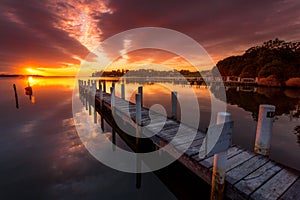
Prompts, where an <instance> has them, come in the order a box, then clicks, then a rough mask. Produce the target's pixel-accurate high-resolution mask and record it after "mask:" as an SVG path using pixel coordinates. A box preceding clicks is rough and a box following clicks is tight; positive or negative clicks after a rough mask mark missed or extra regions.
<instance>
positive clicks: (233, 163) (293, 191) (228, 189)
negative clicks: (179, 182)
mask: <svg viewBox="0 0 300 200" xmlns="http://www.w3.org/2000/svg"><path fill="white" fill-rule="evenodd" d="M100 89H101V88H100ZM90 91H91V88H88V87H87V85H83V84H79V92H80V93H81V95H83V96H86V97H88V98H87V100H86V101H88V99H94V100H95V102H89V103H92V104H94V105H95V109H96V110H97V112H98V113H99V114H100V116H101V120H103V119H105V120H106V121H107V123H108V124H110V125H111V126H112V127H113V126H116V124H115V122H114V118H113V116H112V104H111V102H112V101H111V100H112V95H111V94H109V93H107V92H106V90H105V89H103V91H101V93H99V90H96V89H95V88H94V93H93V92H92V95H94V94H95V98H89V94H90ZM113 98H114V101H113V102H114V103H115V104H117V105H118V109H117V110H115V111H114V112H116V113H117V115H119V116H121V117H122V119H123V120H124V121H125V122H126V123H129V124H130V123H135V122H136V118H135V115H136V106H135V104H134V103H132V102H128V101H126V100H124V98H119V97H115V96H114V95H113ZM86 105H87V104H86ZM128 106H129V112H128V110H127V111H125V110H122V107H124V109H125V108H127V109H128ZM141 114H142V119H141V124H142V126H143V125H146V124H147V123H149V121H150V118H149V109H147V108H145V107H142V110H141ZM157 115H159V114H157ZM157 117H158V119H159V118H160V116H157ZM161 123H162V122H161V121H159V120H157V121H154V122H152V123H151V126H147V131H149V133H151V132H152V133H156V134H155V135H154V136H151V137H149V138H147V140H148V143H151V144H152V145H153V146H155V147H156V148H157V149H159V148H162V147H164V146H165V145H166V144H169V143H170V144H172V146H173V149H169V152H168V153H169V154H170V155H171V156H172V155H173V153H174V151H177V150H180V149H182V146H183V145H184V144H185V143H188V142H192V143H191V145H190V147H189V148H188V149H187V151H185V152H184V154H183V155H182V156H181V157H180V158H179V159H178V161H179V162H181V163H182V164H183V165H184V166H186V167H187V168H188V169H190V170H191V171H192V172H193V173H194V174H196V175H197V176H199V177H200V178H201V179H203V180H204V181H206V182H207V183H208V184H212V171H213V165H214V156H213V155H212V156H210V157H206V158H203V159H201V158H199V156H198V154H199V149H200V146H201V144H202V142H203V140H204V138H205V133H202V132H201V131H197V135H196V137H190V136H189V134H186V135H185V136H183V137H181V138H179V139H176V140H173V138H174V136H175V135H176V133H177V131H178V127H179V125H180V126H182V124H180V122H178V121H176V120H174V119H171V118H168V119H167V121H166V122H165V124H164V126H163V128H162V129H161V130H160V129H158V128H157V127H159V126H160V125H161ZM101 125H103V122H102V124H101ZM131 125H132V126H133V127H135V125H134V124H131ZM183 127H184V129H185V131H186V132H187V133H188V132H192V131H193V130H191V128H190V127H188V126H185V125H183ZM102 128H103V127H102ZM115 130H116V131H117V132H118V133H119V134H120V136H121V137H122V138H123V136H124V135H126V134H122V131H121V130H118V127H115V129H114V127H113V132H114V131H115ZM113 140H115V137H113ZM113 142H115V141H113ZM129 143H130V142H129ZM129 146H130V147H131V148H132V149H134V148H135V143H134V142H133V143H131V144H129ZM299 191H300V173H299V171H296V170H293V169H291V168H288V167H286V166H283V165H281V164H279V163H276V162H274V161H272V160H270V159H269V158H268V157H266V156H263V155H260V154H256V153H253V152H250V151H248V150H245V149H243V148H241V147H239V146H237V145H232V146H231V147H230V148H229V149H228V150H227V166H226V179H225V196H226V197H227V198H230V199H238V200H241V199H253V200H254V199H258V200H260V199H270V200H272V199H274V200H275V199H291V200H298V199H300V192H299Z"/></svg>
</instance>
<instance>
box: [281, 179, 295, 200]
mask: <svg viewBox="0 0 300 200" xmlns="http://www.w3.org/2000/svg"><path fill="white" fill-rule="evenodd" d="M280 199H282V200H298V199H300V178H298V180H297V181H296V182H295V183H294V184H293V185H292V186H291V187H290V188H289V189H288V190H287V191H286V192H285V193H284V195H283V196H282V197H280Z"/></svg>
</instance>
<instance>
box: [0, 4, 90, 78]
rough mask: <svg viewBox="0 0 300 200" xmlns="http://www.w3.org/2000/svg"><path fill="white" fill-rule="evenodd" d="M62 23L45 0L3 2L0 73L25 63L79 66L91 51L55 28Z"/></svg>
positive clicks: (0, 17)
mask: <svg viewBox="0 0 300 200" xmlns="http://www.w3.org/2000/svg"><path fill="white" fill-rule="evenodd" d="M59 20H61V17H60V16H57V15H56V14H55V13H53V12H51V10H50V9H49V8H47V4H46V2H45V1H43V0H27V1H23V0H1V14H0V23H1V27H2V28H1V31H0V43H1V47H0V58H1V60H0V62H1V65H0V72H1V71H4V72H5V71H8V72H9V71H11V70H10V67H23V66H22V65H26V64H34V65H37V66H39V65H41V66H48V67H58V66H62V65H67V64H79V63H80V61H79V60H80V59H83V58H84V57H85V56H86V55H87V54H88V53H89V51H88V49H87V48H86V47H85V46H83V45H82V44H81V43H80V42H79V41H78V40H76V39H74V38H72V37H70V36H69V35H68V32H66V31H64V30H60V29H58V28H55V27H54V24H55V23H56V22H58V21H59Z"/></svg>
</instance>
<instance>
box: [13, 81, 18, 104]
mask: <svg viewBox="0 0 300 200" xmlns="http://www.w3.org/2000/svg"><path fill="white" fill-rule="evenodd" d="M13 88H14V91H15V100H16V108H17V109H19V98H18V93H17V87H16V84H13Z"/></svg>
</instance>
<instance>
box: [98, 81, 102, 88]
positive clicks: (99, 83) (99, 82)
mask: <svg viewBox="0 0 300 200" xmlns="http://www.w3.org/2000/svg"><path fill="white" fill-rule="evenodd" d="M98 85H99V90H100V87H101V80H99V81H98Z"/></svg>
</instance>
